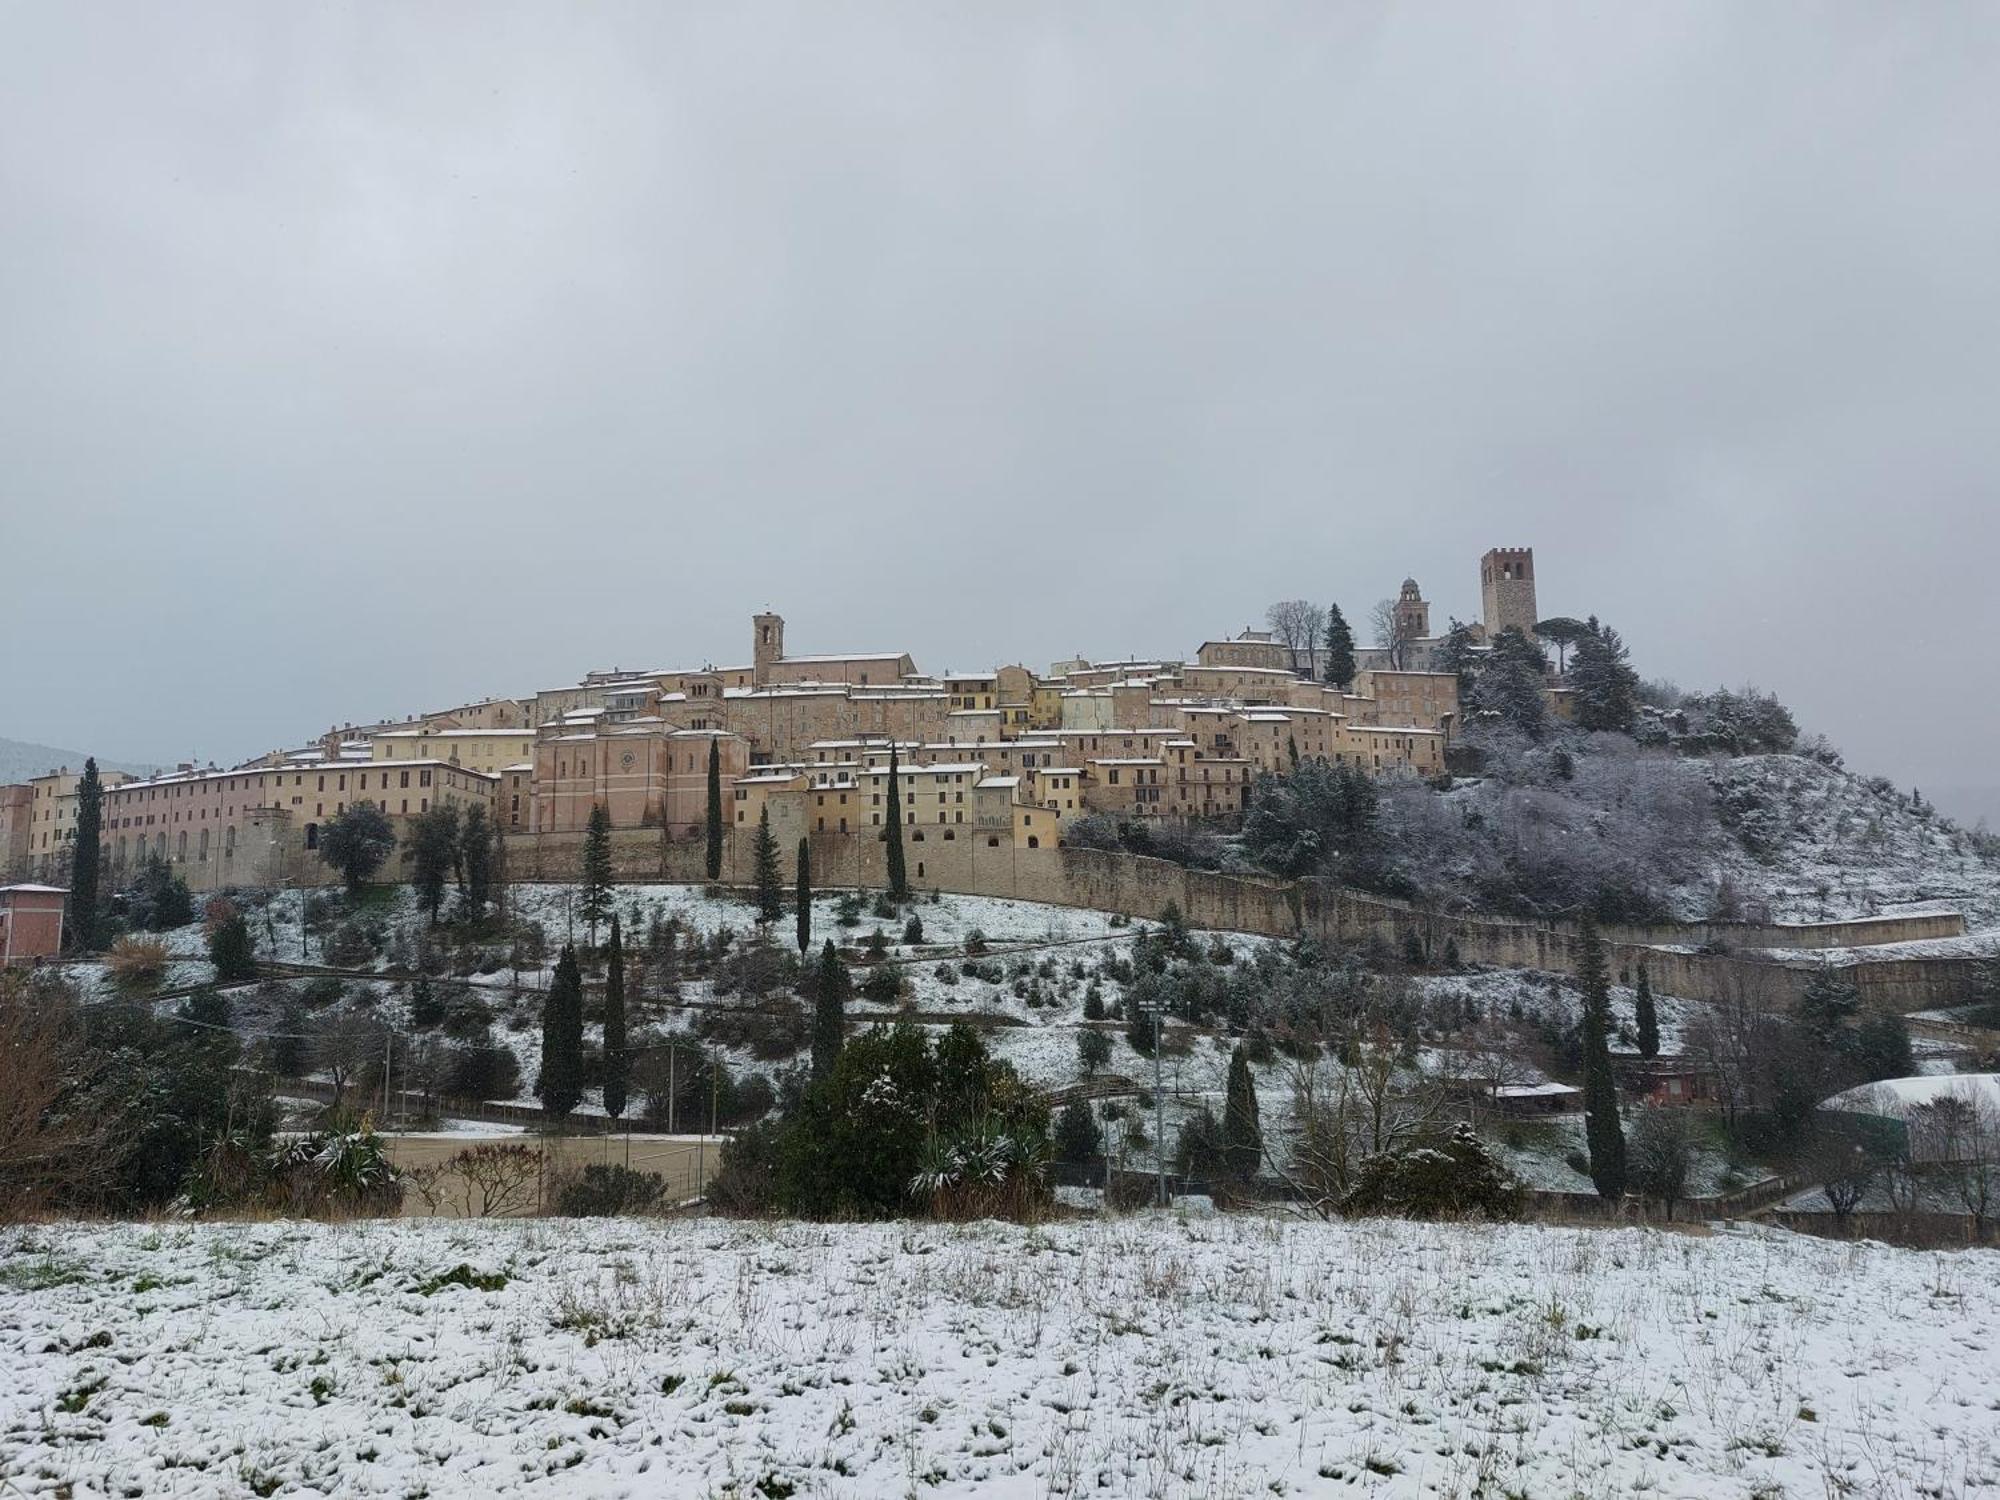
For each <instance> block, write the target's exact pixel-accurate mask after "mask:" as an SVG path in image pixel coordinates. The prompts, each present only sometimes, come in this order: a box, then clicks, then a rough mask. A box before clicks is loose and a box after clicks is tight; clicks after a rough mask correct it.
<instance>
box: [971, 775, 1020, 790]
mask: <svg viewBox="0 0 2000 1500" xmlns="http://www.w3.org/2000/svg"><path fill="white" fill-rule="evenodd" d="M1020 784H1021V778H1020V777H1018V776H983V777H981V778H980V779H979V782H978V785H979V786H981V787H989V786H999V787H1017V786H1019V785H1020Z"/></svg>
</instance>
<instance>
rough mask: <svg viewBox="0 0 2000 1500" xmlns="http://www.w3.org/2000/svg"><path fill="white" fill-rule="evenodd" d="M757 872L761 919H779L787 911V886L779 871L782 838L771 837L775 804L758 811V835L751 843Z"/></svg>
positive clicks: (767, 920)
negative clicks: (779, 847) (772, 811)
mask: <svg viewBox="0 0 2000 1500" xmlns="http://www.w3.org/2000/svg"><path fill="white" fill-rule="evenodd" d="M750 852H751V856H752V858H751V866H752V868H753V869H754V870H755V871H756V882H757V920H758V921H759V922H775V921H777V920H778V918H780V917H782V916H783V915H784V914H785V887H784V883H783V881H782V878H781V877H780V875H779V873H778V841H777V839H775V838H773V837H772V836H771V805H770V804H769V803H768V802H767V803H765V804H764V806H763V807H761V808H759V809H758V811H757V837H756V840H755V842H753V843H752V844H751V846H750Z"/></svg>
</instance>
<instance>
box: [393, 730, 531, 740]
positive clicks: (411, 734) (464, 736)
mask: <svg viewBox="0 0 2000 1500" xmlns="http://www.w3.org/2000/svg"><path fill="white" fill-rule="evenodd" d="M532 733H534V731H533V730H531V729H388V730H384V731H383V732H382V733H381V734H378V735H376V736H375V738H376V739H378V740H414V739H419V738H421V737H423V736H424V735H429V736H430V737H431V738H432V739H440V740H476V739H490V738H492V737H494V736H496V735H498V736H502V737H505V738H508V739H519V738H520V737H521V736H522V735H524V734H532Z"/></svg>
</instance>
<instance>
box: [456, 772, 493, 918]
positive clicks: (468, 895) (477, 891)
mask: <svg viewBox="0 0 2000 1500" xmlns="http://www.w3.org/2000/svg"><path fill="white" fill-rule="evenodd" d="M498 838H499V831H498V830H497V829H496V828H495V827H494V826H493V824H492V823H491V822H490V821H488V819H487V817H486V809H485V808H483V807H481V806H480V805H479V804H478V803H476V802H475V803H473V805H472V806H471V807H468V808H467V809H466V810H465V823H464V826H463V827H461V828H460V829H459V836H458V842H459V851H460V855H461V858H462V859H463V861H464V866H465V889H464V895H465V908H466V910H467V911H468V912H470V913H471V915H472V919H473V920H474V921H475V922H476V921H478V920H479V919H480V918H481V917H483V916H485V915H486V908H487V907H488V905H490V904H491V903H492V900H493V884H494V874H495V866H496V863H497V861H496V860H495V858H494V845H495V843H496V842H497V840H498Z"/></svg>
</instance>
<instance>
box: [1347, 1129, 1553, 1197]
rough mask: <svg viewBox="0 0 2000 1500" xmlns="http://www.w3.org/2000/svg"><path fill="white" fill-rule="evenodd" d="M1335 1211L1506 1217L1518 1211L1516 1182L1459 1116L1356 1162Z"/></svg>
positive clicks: (1517, 1185) (1519, 1189)
mask: <svg viewBox="0 0 2000 1500" xmlns="http://www.w3.org/2000/svg"><path fill="white" fill-rule="evenodd" d="M1341 1211H1342V1212H1343V1213H1346V1214H1393V1215H1395V1216H1397V1217H1399V1218H1405V1219H1457V1218H1469V1217H1472V1216H1474V1215H1477V1216H1478V1217H1480V1218H1486V1219H1512V1218H1516V1217H1518V1216H1519V1214H1520V1211H1521V1185H1520V1183H1519V1182H1517V1181H1516V1180H1515V1179H1514V1175H1513V1174H1512V1173H1511V1172H1509V1171H1508V1170H1507V1169H1506V1168H1505V1167H1503V1166H1502V1165H1501V1164H1500V1162H1499V1160H1498V1159H1497V1158H1496V1157H1495V1156H1494V1155H1493V1154H1492V1152H1490V1151H1489V1150H1487V1148H1486V1145H1485V1143H1484V1142H1482V1141H1481V1140H1480V1139H1479V1137H1478V1136H1476V1135H1474V1134H1473V1133H1472V1127H1471V1126H1470V1125H1467V1124H1466V1123H1465V1122H1464V1121H1462V1120H1461V1121H1459V1122H1458V1123H1457V1124H1455V1125H1453V1126H1452V1127H1451V1128H1450V1130H1448V1131H1446V1132H1445V1133H1444V1134H1443V1135H1441V1136H1436V1137H1432V1138H1430V1139H1427V1140H1422V1141H1419V1142H1417V1143H1416V1144H1414V1145H1411V1146H1408V1147H1405V1148H1404V1149H1402V1150H1398V1151H1385V1152H1380V1153H1377V1154H1376V1155H1374V1156H1371V1157H1369V1158H1368V1159H1367V1160H1365V1161H1364V1162H1362V1164H1361V1171H1360V1174H1359V1176H1358V1178H1357V1180H1356V1181H1355V1184H1354V1186H1353V1188H1352V1189H1351V1190H1350V1191H1349V1192H1348V1194H1347V1197H1346V1198H1345V1199H1344V1200H1342V1202H1341Z"/></svg>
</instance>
